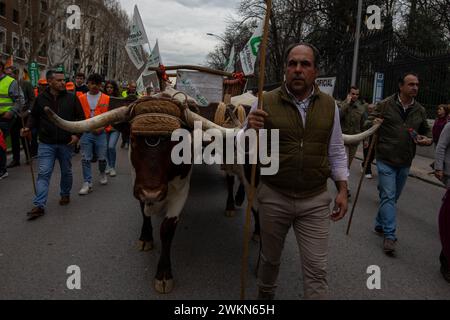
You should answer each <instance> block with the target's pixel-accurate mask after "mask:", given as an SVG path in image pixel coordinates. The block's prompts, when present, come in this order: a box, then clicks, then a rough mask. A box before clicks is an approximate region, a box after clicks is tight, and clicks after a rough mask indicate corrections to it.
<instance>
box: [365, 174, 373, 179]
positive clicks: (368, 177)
mask: <svg viewBox="0 0 450 320" xmlns="http://www.w3.org/2000/svg"><path fill="white" fill-rule="evenodd" d="M365 177H366V178H367V179H372V178H373V177H372V175H371V174H370V173H368V174H366V175H365Z"/></svg>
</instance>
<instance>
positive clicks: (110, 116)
mask: <svg viewBox="0 0 450 320" xmlns="http://www.w3.org/2000/svg"><path fill="white" fill-rule="evenodd" d="M44 110H45V112H46V113H47V115H48V117H49V118H50V120H51V121H52V122H53V123H54V124H55V125H56V126H58V127H59V128H61V129H64V130H66V131H68V132H72V133H83V132H88V131H92V130H96V129H99V128H102V127H105V126H107V125H109V124H114V123H119V122H124V121H128V119H129V108H128V106H123V107H120V108H117V109H114V110H110V111H108V112H105V113H102V114H100V115H98V116H95V117H92V118H90V119H86V120H82V121H67V120H64V119H62V118H60V117H59V116H58V115H57V114H56V113H54V112H53V110H52V109H50V108H49V107H45V108H44Z"/></svg>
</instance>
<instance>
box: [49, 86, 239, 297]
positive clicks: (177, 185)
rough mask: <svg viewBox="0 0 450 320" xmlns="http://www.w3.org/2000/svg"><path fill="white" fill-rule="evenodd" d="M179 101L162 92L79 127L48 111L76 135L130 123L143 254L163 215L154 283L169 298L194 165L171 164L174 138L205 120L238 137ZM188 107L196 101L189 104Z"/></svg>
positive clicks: (204, 123) (206, 124) (209, 126)
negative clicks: (176, 237)
mask: <svg viewBox="0 0 450 320" xmlns="http://www.w3.org/2000/svg"><path fill="white" fill-rule="evenodd" d="M165 92H166V93H167V92H169V93H170V94H173V93H174V90H173V89H172V90H170V89H169V90H167V89H166V91H165ZM180 100H182V99H174V98H172V97H171V95H169V96H167V95H166V94H164V93H163V94H159V95H156V96H153V97H145V98H142V99H139V100H137V101H136V102H134V103H132V104H131V105H130V106H123V107H120V108H117V109H114V110H110V111H108V112H106V113H103V114H101V115H99V116H96V117H93V118H90V119H87V120H84V121H78V122H69V121H65V120H63V119H61V118H59V117H58V116H57V115H56V114H55V113H53V112H52V111H51V110H50V109H48V108H46V109H45V110H46V112H47V114H48V116H49V118H50V119H51V120H52V121H54V123H55V124H56V125H57V126H59V127H60V128H62V129H64V130H67V131H69V132H74V133H82V132H87V131H91V130H94V129H97V128H101V127H104V126H106V125H108V124H115V123H123V122H128V123H129V124H130V133H131V135H130V139H131V141H130V149H129V156H130V162H131V164H132V167H133V169H134V174H133V178H134V186H133V195H134V197H135V198H136V199H137V200H139V202H140V207H141V212H142V215H143V225H142V230H141V235H140V238H139V240H140V244H139V245H140V249H141V250H143V251H147V250H151V249H152V248H153V232H152V231H153V226H152V221H151V216H152V215H163V216H164V219H163V221H162V222H161V225H160V240H161V255H160V258H159V262H158V267H157V271H156V275H155V282H154V287H155V289H156V291H157V292H159V293H169V292H171V291H172V289H173V275H172V270H171V262H170V249H171V242H172V239H173V237H174V234H175V229H176V227H177V223H178V221H179V216H180V213H181V211H182V209H183V207H184V204H185V202H186V199H187V197H188V193H189V184H190V177H191V172H192V165H190V164H180V165H175V164H174V163H173V162H172V161H171V151H172V148H173V147H174V146H175V144H176V143H177V142H174V141H171V133H172V132H173V131H174V130H176V129H179V128H186V129H188V130H189V129H192V128H193V127H194V121H201V123H202V128H203V129H204V130H207V129H213V128H214V129H218V130H220V131H221V132H222V134H223V135H226V134H227V132H229V133H231V132H232V133H234V130H233V129H226V128H223V127H220V126H218V125H216V124H214V123H213V122H211V121H209V120H207V119H205V118H203V117H201V116H199V115H198V114H196V113H194V112H192V111H191V110H190V109H189V107H188V103H187V102H188V99H187V97H186V99H185V103H182V102H181V101H180ZM189 103H190V104H191V103H192V101H190V100H189Z"/></svg>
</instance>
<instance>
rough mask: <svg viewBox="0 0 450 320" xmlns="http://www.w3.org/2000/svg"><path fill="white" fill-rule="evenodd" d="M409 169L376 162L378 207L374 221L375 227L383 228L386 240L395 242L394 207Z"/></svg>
mask: <svg viewBox="0 0 450 320" xmlns="http://www.w3.org/2000/svg"><path fill="white" fill-rule="evenodd" d="M409 168H410V167H393V166H391V165H388V164H386V163H385V162H382V161H380V160H377V169H378V191H379V196H380V206H379V208H378V215H377V217H376V219H375V227H378V228H380V227H381V228H383V233H384V237H385V238H387V239H392V240H397V238H396V236H395V229H396V227H397V224H396V214H397V209H396V207H395V206H396V204H397V200H398V198H400V194H401V193H402V190H403V187H404V186H405V183H406V179H407V178H408V174H409Z"/></svg>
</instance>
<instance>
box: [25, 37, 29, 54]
mask: <svg viewBox="0 0 450 320" xmlns="http://www.w3.org/2000/svg"><path fill="white" fill-rule="evenodd" d="M23 46H24V48H25V52H26V53H27V54H29V53H30V40H28V39H25V40H24V41H23Z"/></svg>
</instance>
